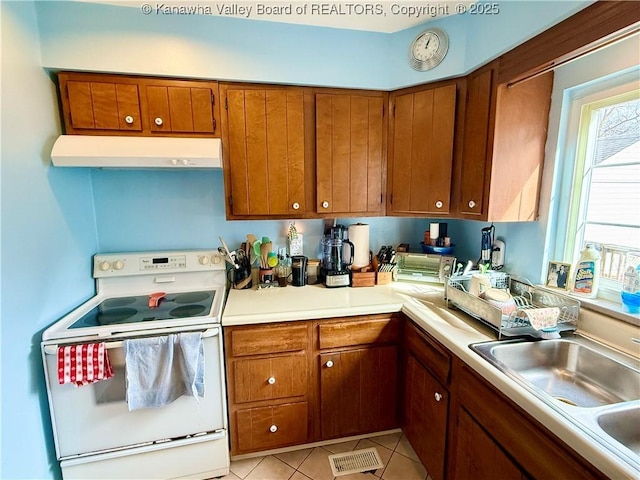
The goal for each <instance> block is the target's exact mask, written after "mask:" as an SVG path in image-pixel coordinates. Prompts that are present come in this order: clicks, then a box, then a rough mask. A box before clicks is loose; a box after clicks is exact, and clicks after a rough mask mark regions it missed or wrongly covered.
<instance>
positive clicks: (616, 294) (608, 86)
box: [555, 75, 640, 304]
mask: <svg viewBox="0 0 640 480" xmlns="http://www.w3.org/2000/svg"><path fill="white" fill-rule="evenodd" d="M639 88H640V82H638V80H637V76H636V77H635V78H634V77H633V76H632V77H631V81H629V77H628V76H626V75H624V76H622V77H620V78H619V79H617V80H614V81H612V80H611V79H607V80H603V81H601V82H594V83H591V84H589V85H588V86H586V87H583V88H577V89H575V90H572V91H571V92H568V93H567V96H568V97H569V98H568V105H569V115H568V121H567V123H566V127H567V129H566V138H567V142H568V144H569V148H568V149H567V151H566V152H565V153H566V155H565V161H564V164H563V165H561V169H562V172H561V176H562V182H561V185H562V186H561V190H562V192H560V194H561V195H564V197H565V198H564V201H563V200H561V201H560V212H559V219H560V218H562V220H563V221H562V222H561V223H562V224H564V227H560V228H558V229H557V231H556V238H555V245H556V248H555V251H556V254H557V255H556V256H557V257H559V258H561V259H562V261H564V262H567V263H572V264H573V263H575V261H576V260H577V258H578V257H579V254H580V250H581V245H578V243H579V242H580V239H579V238H578V236H577V229H578V222H579V221H580V220H581V219H582V218H584V212H582V211H581V205H582V201H581V198H582V196H583V195H584V194H585V193H586V192H588V189H589V177H590V176H588V177H587V178H586V179H585V178H584V167H585V160H586V158H587V155H586V153H587V152H586V149H587V144H588V136H589V133H588V132H587V131H586V129H581V125H585V122H590V116H591V112H592V111H593V110H594V109H596V108H601V107H602V106H606V105H609V104H614V103H620V102H623V101H628V100H631V99H635V98H638V96H639V93H638V89H639ZM607 251H611V253H613V254H614V255H615V248H610V247H608V246H605V250H604V251H603V253H606V252H607ZM603 260H604V259H603ZM620 290H621V285H620V284H619V283H617V282H615V281H610V280H607V279H601V281H600V288H599V291H598V298H603V299H606V300H609V301H612V302H615V303H617V304H620Z"/></svg>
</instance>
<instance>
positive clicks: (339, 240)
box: [320, 225, 355, 288]
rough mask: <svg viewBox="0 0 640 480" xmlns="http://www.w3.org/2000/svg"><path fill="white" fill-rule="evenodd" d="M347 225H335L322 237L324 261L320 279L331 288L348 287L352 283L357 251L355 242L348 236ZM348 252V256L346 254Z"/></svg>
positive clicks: (321, 265) (321, 266)
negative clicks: (354, 258)
mask: <svg viewBox="0 0 640 480" xmlns="http://www.w3.org/2000/svg"><path fill="white" fill-rule="evenodd" d="M346 237H347V227H345V226H344V225H334V226H333V227H331V228H330V229H329V233H328V234H327V235H325V236H324V237H322V241H321V248H322V262H321V264H320V280H321V281H322V283H323V284H324V285H325V286H326V287H329V288H333V287H348V286H349V285H351V270H350V269H349V266H350V265H351V263H352V262H353V256H354V253H355V250H354V246H353V243H351V242H350V241H349V240H348V239H347V238H346ZM345 252H347V253H348V256H347V255H345Z"/></svg>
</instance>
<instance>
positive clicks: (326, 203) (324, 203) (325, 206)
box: [322, 200, 329, 208]
mask: <svg viewBox="0 0 640 480" xmlns="http://www.w3.org/2000/svg"><path fill="white" fill-rule="evenodd" d="M322 208H329V202H327V201H326V200H325V201H324V202H322Z"/></svg>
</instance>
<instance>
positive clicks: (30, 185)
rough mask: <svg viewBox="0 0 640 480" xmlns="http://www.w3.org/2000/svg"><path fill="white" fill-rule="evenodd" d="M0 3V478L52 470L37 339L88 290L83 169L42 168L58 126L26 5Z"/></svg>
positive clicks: (90, 220) (93, 239)
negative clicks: (0, 392) (0, 118)
mask: <svg viewBox="0 0 640 480" xmlns="http://www.w3.org/2000/svg"><path fill="white" fill-rule="evenodd" d="M0 8H1V9H2V28H1V31H2V51H1V53H2V64H1V65H2V180H1V181H2V189H1V199H2V230H1V234H2V247H1V254H2V280H1V281H2V288H1V292H2V307H1V318H0V322H1V326H2V348H1V355H2V409H1V412H2V463H1V465H2V467H1V468H2V470H1V474H0V476H1V477H2V478H33V479H35V478H49V477H52V476H53V475H54V472H57V466H56V464H55V455H54V452H53V443H52V441H51V439H52V437H51V434H50V429H51V428H50V424H49V415H48V405H47V398H46V392H45V389H44V380H43V369H42V358H41V356H40V336H41V332H42V330H43V329H44V328H45V327H47V326H48V325H50V324H51V323H52V321H53V320H55V319H56V318H57V317H59V316H61V315H62V314H64V313H66V312H67V311H69V310H70V309H71V308H73V307H74V306H76V305H77V304H78V303H80V302H82V301H84V300H85V299H86V298H88V297H89V296H91V295H92V294H93V285H92V282H91V281H90V256H91V255H92V254H93V253H95V251H96V249H97V235H96V228H95V219H94V209H93V194H92V191H91V182H90V173H89V172H86V171H61V170H56V169H52V168H50V167H49V165H50V157H49V153H50V151H51V145H52V143H53V140H54V139H55V138H56V136H57V135H58V134H59V132H60V126H59V123H58V120H57V119H58V114H57V100H56V94H55V90H54V86H53V83H52V82H51V80H50V79H49V78H48V76H47V75H46V73H45V72H44V71H43V69H42V66H41V60H40V45H39V42H38V31H37V28H36V13H35V8H34V4H33V3H31V2H26V3H22V2H1V3H0Z"/></svg>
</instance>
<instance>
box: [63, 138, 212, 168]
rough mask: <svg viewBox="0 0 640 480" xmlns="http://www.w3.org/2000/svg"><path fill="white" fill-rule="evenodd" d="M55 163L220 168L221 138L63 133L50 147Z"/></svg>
mask: <svg viewBox="0 0 640 480" xmlns="http://www.w3.org/2000/svg"><path fill="white" fill-rule="evenodd" d="M51 161H52V162H53V165H55V166H56V167H103V168H182V169H185V168H221V167H222V142H221V141H220V139H219V138H176V137H118V136H106V135H94V136H91V135H60V136H59V137H58V139H57V140H56V142H55V144H54V145H53V149H52V150H51Z"/></svg>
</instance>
